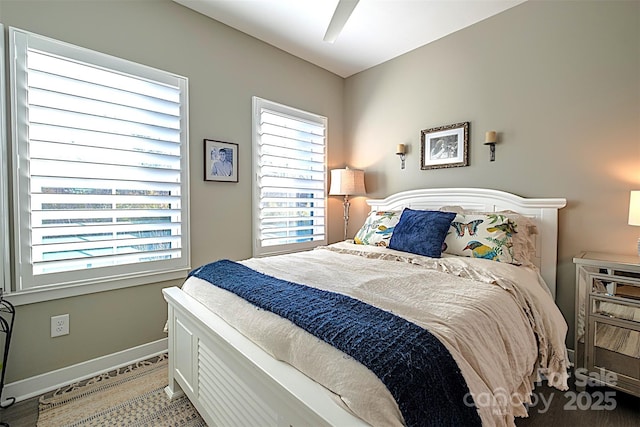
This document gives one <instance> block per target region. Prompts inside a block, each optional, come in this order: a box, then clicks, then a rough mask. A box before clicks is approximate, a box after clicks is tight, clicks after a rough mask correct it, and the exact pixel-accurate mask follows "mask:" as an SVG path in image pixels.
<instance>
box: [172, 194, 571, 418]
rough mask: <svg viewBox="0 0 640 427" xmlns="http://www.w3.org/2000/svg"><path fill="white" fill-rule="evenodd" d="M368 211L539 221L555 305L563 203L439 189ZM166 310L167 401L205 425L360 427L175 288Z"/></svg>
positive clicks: (539, 257) (543, 266)
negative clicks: (508, 213)
mask: <svg viewBox="0 0 640 427" xmlns="http://www.w3.org/2000/svg"><path fill="white" fill-rule="evenodd" d="M367 203H368V204H369V205H370V206H371V210H374V211H378V210H399V209H402V208H404V207H410V208H412V209H438V208H440V207H442V206H461V207H463V208H468V209H474V210H479V211H483V212H493V211H500V210H512V211H516V212H519V213H521V214H523V215H525V216H528V217H531V218H533V219H535V220H536V223H537V226H538V233H539V234H538V236H537V241H536V264H537V265H538V267H539V268H540V271H541V274H542V276H543V277H544V279H545V281H546V283H547V284H548V285H549V288H550V289H551V291H552V294H553V295H554V298H555V289H556V262H557V236H558V209H560V208H562V207H564V206H565V205H566V200H565V199H559V198H545V199H539V198H536V199H527V198H522V197H519V196H516V195H513V194H510V193H505V192H502V191H497V190H489V189H480V188H440V189H423V190H412V191H405V192H401V193H397V194H395V195H392V196H389V197H387V198H386V199H382V200H367ZM163 294H164V298H165V300H166V301H167V303H168V306H169V310H168V315H169V317H168V320H169V321H168V327H169V385H168V386H167V388H166V392H167V394H168V395H169V397H170V398H174V397H176V396H178V395H182V393H185V394H186V395H187V397H188V398H189V400H191V402H192V403H193V404H194V406H195V407H196V408H197V410H198V412H200V415H201V416H202V417H203V418H204V420H205V421H206V422H207V424H208V425H210V426H214V425H219V426H255V425H260V426H267V425H270V426H271V425H272V426H284V427H287V426H299V425H308V426H322V425H338V426H346V425H348V426H363V425H367V424H366V423H365V422H364V421H362V420H361V419H360V418H358V417H356V416H354V415H353V414H352V413H351V412H350V411H348V410H347V409H344V407H342V406H340V405H338V404H337V403H336V402H335V400H334V399H335V397H334V396H332V395H331V393H330V392H329V391H328V390H326V389H325V388H324V387H322V386H321V385H319V384H318V383H316V382H315V381H313V380H311V379H310V378H308V377H307V376H305V375H304V374H302V373H301V372H300V371H298V370H296V369H295V368H294V367H292V366H290V365H289V364H287V363H284V362H280V361H278V360H275V359H274V358H272V357H271V356H270V355H269V354H268V353H266V352H265V351H264V350H262V349H261V348H260V347H258V346H257V345H255V344H253V342H251V341H250V340H249V339H247V338H246V337H245V336H244V335H242V334H241V333H239V332H238V331H236V330H235V329H234V328H233V327H231V326H230V325H229V324H227V323H226V322H225V321H224V320H222V319H221V318H220V317H218V316H217V315H216V314H215V313H213V312H212V311H210V310H209V309H208V308H206V307H205V306H204V305H202V304H201V303H200V302H198V301H196V300H195V299H193V298H192V297H190V296H189V295H187V294H185V293H184V292H182V291H181V290H180V288H178V287H171V288H166V289H164V290H163Z"/></svg>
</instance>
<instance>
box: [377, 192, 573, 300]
mask: <svg viewBox="0 0 640 427" xmlns="http://www.w3.org/2000/svg"><path fill="white" fill-rule="evenodd" d="M367 204H368V205H369V206H371V210H372V211H381V210H401V209H403V208H411V209H425V210H437V209H439V208H441V207H443V206H460V207H463V208H465V209H473V210H478V211H482V212H495V211H502V210H511V211H515V212H518V213H520V214H522V215H524V216H527V217H529V218H532V219H534V220H535V221H536V225H537V227H538V235H537V236H536V259H535V260H534V263H535V264H536V265H537V266H538V268H540V274H541V275H542V277H543V278H544V280H545V282H546V283H547V285H548V286H549V289H551V293H552V295H553V298H554V299H555V297H556V268H557V257H558V209H560V208H563V207H564V206H566V205H567V201H566V199H560V198H553V199H538V198H536V199H528V198H524V197H520V196H516V195H515V194H511V193H507V192H504V191H499V190H490V189H486V188H425V189H421V190H410V191H403V192H400V193H396V194H393V195H391V196H389V197H387V198H385V199H380V200H367Z"/></svg>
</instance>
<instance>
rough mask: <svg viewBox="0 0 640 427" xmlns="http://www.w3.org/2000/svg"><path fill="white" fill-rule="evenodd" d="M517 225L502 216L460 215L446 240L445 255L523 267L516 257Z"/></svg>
mask: <svg viewBox="0 0 640 427" xmlns="http://www.w3.org/2000/svg"><path fill="white" fill-rule="evenodd" d="M517 228H518V225H517V224H516V223H515V222H514V221H513V220H512V219H511V218H509V217H507V216H506V215H502V214H497V213H496V214H478V215H473V214H466V215H465V214H461V213H459V214H457V215H456V217H455V218H454V219H453V221H451V226H450V227H449V233H448V234H447V237H446V238H445V240H444V244H443V252H445V253H448V254H451V255H459V256H466V257H472V258H484V259H488V260H492V261H499V262H506V263H510V264H520V263H519V262H518V261H517V260H516V259H515V257H514V254H513V237H514V235H515V234H516V233H518V231H517Z"/></svg>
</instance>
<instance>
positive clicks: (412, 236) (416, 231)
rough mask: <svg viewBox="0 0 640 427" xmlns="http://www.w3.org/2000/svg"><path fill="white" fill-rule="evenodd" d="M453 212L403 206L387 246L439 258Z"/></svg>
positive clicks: (453, 215) (454, 215)
mask: <svg viewBox="0 0 640 427" xmlns="http://www.w3.org/2000/svg"><path fill="white" fill-rule="evenodd" d="M455 217H456V214H455V213H454V212H440V211H418V210H413V209H408V208H405V209H404V210H403V211H402V216H401V217H400V221H399V222H398V225H396V228H395V230H394V231H393V234H392V235H391V240H390V241H389V248H390V249H396V250H399V251H404V252H410V253H413V254H418V255H424V256H428V257H431V258H440V256H441V255H442V244H443V242H444V239H445V236H446V235H447V230H449V226H450V225H451V220H453V219H454V218H455Z"/></svg>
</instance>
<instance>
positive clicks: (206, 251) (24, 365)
mask: <svg viewBox="0 0 640 427" xmlns="http://www.w3.org/2000/svg"><path fill="white" fill-rule="evenodd" d="M0 22H2V23H3V24H4V25H5V26H7V27H8V26H14V27H18V28H22V29H25V30H29V31H33V32H35V33H38V34H42V35H44V36H48V37H52V38H55V39H58V40H62V41H65V42H69V43H73V44H76V45H79V46H83V47H86V48H89V49H93V50H97V51H100V52H104V53H107V54H110V55H115V56H118V57H121V58H125V59H128V60H131V61H135V62H139V63H142V64H145V65H149V66H152V67H156V68H160V69H163V70H167V71H171V72H174V73H176V74H180V75H183V76H186V77H188V78H189V109H190V126H189V136H190V138H189V139H190V153H189V154H190V168H191V171H190V181H191V193H190V197H191V218H190V220H191V230H192V235H191V250H192V263H191V264H192V266H197V265H200V264H203V263H205V262H208V261H212V260H215V259H218V258H223V257H225V258H231V259H242V258H248V257H250V256H251V248H252V246H251V198H252V195H251V182H252V176H251V161H252V157H251V97H252V96H254V95H257V96H260V97H264V98H266V99H269V100H272V101H276V102H281V103H284V104H288V105H291V106H294V107H297V108H300V109H303V110H307V111H311V112H314V113H317V114H321V115H324V116H327V117H328V119H329V138H328V140H329V147H328V159H329V160H328V162H329V166H343V163H342V161H343V158H344V157H343V147H342V134H343V90H344V79H342V78H340V77H338V76H336V75H334V74H332V73H329V72H327V71H325V70H323V69H321V68H319V67H316V66H314V65H311V64H309V63H308V62H305V61H302V60H300V59H298V58H296V57H293V56H291V55H289V54H287V53H285V52H283V51H281V50H279V49H276V48H274V47H272V46H270V45H267V44H265V43H263V42H260V41H258V40H256V39H254V38H252V37H249V36H247V35H245V34H243V33H240V32H238V31H236V30H233V29H231V28H229V27H227V26H225V25H223V24H220V23H218V22H216V21H213V20H211V19H209V18H207V17H205V16H203V15H200V14H198V13H195V12H193V11H191V10H189V9H187V8H185V7H183V6H181V5H178V4H177V3H174V2H171V1H169V0H136V1H111V0H108V1H24V0H19V1H7V0H0ZM204 138H209V139H220V140H224V141H230V142H235V143H237V144H239V155H240V156H239V171H240V174H239V181H240V182H239V183H237V184H234V183H217V182H205V181H203V179H202V177H203V159H202V153H203V145H202V144H203V142H202V141H203V139H204ZM330 207H331V211H332V212H334V211H335V215H334V217H337V218H341V216H342V210H341V204H340V201H339V200H331V201H330ZM341 230H342V228H341V223H340V222H339V221H338V222H337V223H336V224H335V225H332V226H331V228H330V234H329V236H330V238H331V239H332V240H334V241H335V240H337V239H338V238H339V237H340V236H341V233H342V231H341ZM179 284H180V281H178V282H174V283H158V284H152V285H148V286H139V287H135V288H130V289H126V290H121V291H111V292H103V293H99V294H93V295H87V296H82V297H76V298H67V299H62V300H57V301H51V302H46V303H38V304H31V305H26V306H20V307H18V311H17V316H16V326H15V333H14V336H13V342H12V344H11V353H10V358H9V362H8V366H7V382H13V381H17V380H19V379H24V378H28V377H31V376H34V375H37V374H40V373H43V372H48V371H52V370H54V369H58V368H61V367H65V366H69V365H72V364H75V363H79V362H82V361H85V360H89V359H93V358H96V357H99V356H103V355H107V354H111V353H114V352H117V351H121V350H124V349H128V348H131V347H134V346H138V345H141V344H144V343H148V342H152V341H155V340H158V339H162V338H165V337H166V335H165V334H164V333H163V332H162V328H163V326H164V321H165V320H166V304H165V303H164V301H163V299H162V295H161V292H160V291H161V289H162V288H163V287H165V286H169V285H179ZM62 313H69V314H70V329H71V333H70V335H68V336H64V337H60V338H53V339H52V338H50V337H49V318H50V317H51V316H52V315H57V314H62Z"/></svg>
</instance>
